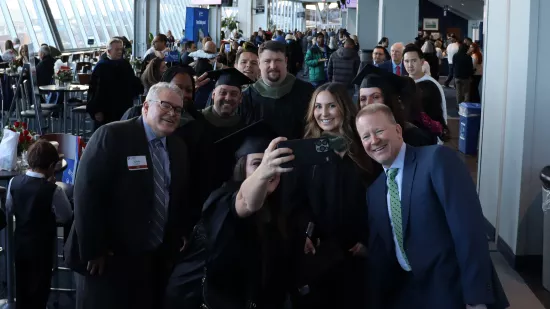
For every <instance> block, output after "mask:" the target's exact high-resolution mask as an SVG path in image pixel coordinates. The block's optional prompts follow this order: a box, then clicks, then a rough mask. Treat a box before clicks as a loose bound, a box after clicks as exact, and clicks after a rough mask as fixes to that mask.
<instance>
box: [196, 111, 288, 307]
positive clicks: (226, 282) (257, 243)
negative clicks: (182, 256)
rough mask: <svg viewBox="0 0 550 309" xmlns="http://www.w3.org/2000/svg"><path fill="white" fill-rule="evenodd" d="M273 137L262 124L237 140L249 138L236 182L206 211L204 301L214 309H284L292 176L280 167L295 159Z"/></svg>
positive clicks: (215, 197) (217, 195)
mask: <svg viewBox="0 0 550 309" xmlns="http://www.w3.org/2000/svg"><path fill="white" fill-rule="evenodd" d="M258 126H259V127H258ZM262 127H263V128H262ZM269 131H270V129H269V128H266V126H265V125H264V124H263V122H261V123H260V124H259V125H253V126H251V127H248V129H244V130H241V131H240V132H239V133H236V134H235V135H234V137H233V138H234V140H238V139H239V138H241V137H242V135H248V136H246V137H245V139H244V142H242V143H240V144H241V147H240V148H239V149H238V150H237V152H236V157H237V158H238V162H237V164H236V165H235V173H234V180H235V181H234V182H231V183H228V184H226V185H225V186H224V187H222V188H220V189H219V190H216V191H214V192H213V193H212V194H211V195H210V198H209V199H208V200H207V201H206V203H205V205H204V208H203V217H202V220H203V222H204V230H205V234H206V251H207V254H208V258H207V260H206V267H205V279H204V286H203V296H204V303H205V305H206V306H207V307H208V308H210V309H242V308H258V309H262V308H267V309H280V308H283V305H284V302H285V300H286V295H287V286H288V285H287V280H288V275H287V274H288V270H289V267H288V263H287V262H288V255H287V253H288V250H287V245H286V244H287V241H288V240H287V239H288V235H287V234H286V231H287V228H286V222H285V219H284V217H283V213H282V207H281V202H280V201H281V198H280V190H278V188H279V182H280V181H281V174H282V173H286V172H290V171H291V170H292V168H283V167H281V164H283V163H286V162H289V161H291V160H293V159H294V156H293V155H289V154H290V153H291V150H290V149H288V148H280V149H277V148H276V147H277V144H278V143H279V142H281V141H284V140H286V139H285V138H276V139H274V140H271V137H272V136H274V134H273V133H271V132H269ZM249 134H255V135H253V136H251V135H249ZM239 136H241V137H239ZM268 137H269V138H268ZM266 148H267V149H266ZM264 151H265V152H264ZM284 155H288V156H284ZM282 156H284V157H282Z"/></svg>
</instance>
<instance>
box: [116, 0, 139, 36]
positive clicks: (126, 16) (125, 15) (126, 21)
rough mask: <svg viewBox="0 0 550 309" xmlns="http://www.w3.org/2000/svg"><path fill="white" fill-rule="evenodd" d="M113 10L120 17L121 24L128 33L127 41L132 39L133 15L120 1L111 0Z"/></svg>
mask: <svg viewBox="0 0 550 309" xmlns="http://www.w3.org/2000/svg"><path fill="white" fill-rule="evenodd" d="M113 3H114V5H115V8H116V9H117V10H118V11H119V12H120V15H121V16H122V23H123V25H124V27H125V28H126V32H127V33H128V40H133V39H134V23H133V22H132V19H133V15H132V12H131V10H130V9H126V8H125V7H124V6H123V4H122V2H121V1H120V0H113Z"/></svg>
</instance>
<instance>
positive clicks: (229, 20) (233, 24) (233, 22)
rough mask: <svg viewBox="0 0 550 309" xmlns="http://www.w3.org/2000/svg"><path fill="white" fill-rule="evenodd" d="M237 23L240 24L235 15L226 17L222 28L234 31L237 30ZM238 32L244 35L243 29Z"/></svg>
mask: <svg viewBox="0 0 550 309" xmlns="http://www.w3.org/2000/svg"><path fill="white" fill-rule="evenodd" d="M237 23H239V21H238V20H237V18H236V17H235V15H232V16H229V17H225V18H223V19H222V28H227V29H229V31H233V30H235V29H237ZM238 32H239V33H241V34H242V33H243V31H242V30H241V29H239V30H238Z"/></svg>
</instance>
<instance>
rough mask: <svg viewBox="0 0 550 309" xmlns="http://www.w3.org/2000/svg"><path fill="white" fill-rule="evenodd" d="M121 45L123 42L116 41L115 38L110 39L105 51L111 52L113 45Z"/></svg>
mask: <svg viewBox="0 0 550 309" xmlns="http://www.w3.org/2000/svg"><path fill="white" fill-rule="evenodd" d="M119 43H120V44H122V46H124V42H122V40H121V39H117V38H112V39H110V40H109V43H107V50H111V49H113V44H119Z"/></svg>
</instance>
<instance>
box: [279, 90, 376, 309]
mask: <svg viewBox="0 0 550 309" xmlns="http://www.w3.org/2000/svg"><path fill="white" fill-rule="evenodd" d="M356 114H357V107H356V106H355V105H354V104H353V102H352V100H351V97H350V96H349V94H348V91H347V88H346V86H345V85H343V84H339V83H328V84H324V85H322V86H321V87H319V88H318V89H317V90H316V91H315V93H314V94H313V96H312V99H311V101H310V104H309V108H308V112H307V116H306V122H307V124H306V128H305V132H306V133H305V136H304V138H319V137H322V136H330V139H331V147H332V149H334V151H332V152H331V153H330V154H331V160H330V162H331V164H322V165H316V166H311V167H302V168H299V169H296V171H295V172H294V173H293V174H289V176H291V175H292V176H294V178H295V183H293V184H290V185H287V184H285V187H288V188H289V190H291V191H290V193H288V196H285V197H286V198H288V202H285V203H284V204H285V205H290V207H291V209H290V212H291V215H290V216H289V218H291V220H292V228H293V230H292V235H293V237H292V241H293V244H294V245H293V246H292V248H293V249H294V250H293V256H296V257H297V258H296V259H295V261H294V263H293V266H294V267H293V273H295V274H296V278H295V286H294V289H293V293H291V294H292V296H293V297H292V300H293V308H295V309H310V308H311V309H313V308H364V307H365V300H366V299H364V291H365V290H366V285H365V279H366V274H365V269H364V267H363V266H364V264H365V258H366V247H365V245H366V243H367V235H366V231H367V228H366V222H367V218H366V212H367V205H366V201H365V192H366V189H367V187H368V185H370V183H371V182H372V181H373V180H374V179H375V178H376V177H377V176H378V174H379V172H380V170H381V168H380V166H379V165H378V164H376V163H374V162H373V161H372V160H371V159H370V158H369V157H368V156H367V155H366V154H365V152H364V150H363V149H362V146H361V142H360V140H359V136H358V134H357V130H356V128H355V116H356ZM289 178H290V177H289ZM285 180H286V179H285ZM291 187H292V188H291ZM308 227H309V232H310V233H309V234H308V235H307V236H306V231H307V230H308ZM312 227H314V228H313V229H312Z"/></svg>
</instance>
